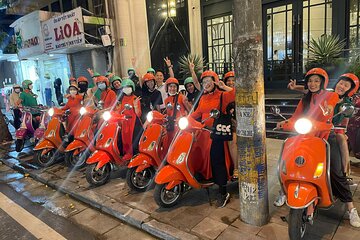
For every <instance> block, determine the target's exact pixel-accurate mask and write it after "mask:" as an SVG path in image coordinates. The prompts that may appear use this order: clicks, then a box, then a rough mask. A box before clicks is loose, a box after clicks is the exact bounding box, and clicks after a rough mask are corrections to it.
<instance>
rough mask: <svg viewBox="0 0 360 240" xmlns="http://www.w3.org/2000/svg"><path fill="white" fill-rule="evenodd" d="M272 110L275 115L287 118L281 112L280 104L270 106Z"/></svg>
mask: <svg viewBox="0 0 360 240" xmlns="http://www.w3.org/2000/svg"><path fill="white" fill-rule="evenodd" d="M270 112H271V113H272V114H273V115H274V116H280V117H281V118H282V119H284V120H286V117H284V116H283V115H282V114H281V111H280V108H279V107H278V106H275V105H274V106H271V107H270Z"/></svg>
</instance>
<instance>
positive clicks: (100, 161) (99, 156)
mask: <svg viewBox="0 0 360 240" xmlns="http://www.w3.org/2000/svg"><path fill="white" fill-rule="evenodd" d="M110 161H111V157H110V155H109V154H107V153H106V152H104V151H99V150H96V151H95V152H94V153H93V154H91V156H90V157H89V158H88V159H87V160H86V164H88V165H90V164H94V163H97V166H96V168H97V169H99V168H101V167H102V166H104V165H105V164H107V163H108V162H110Z"/></svg>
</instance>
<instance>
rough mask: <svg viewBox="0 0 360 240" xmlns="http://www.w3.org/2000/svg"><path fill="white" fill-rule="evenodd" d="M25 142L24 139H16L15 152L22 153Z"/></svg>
mask: <svg viewBox="0 0 360 240" xmlns="http://www.w3.org/2000/svg"><path fill="white" fill-rule="evenodd" d="M24 145H25V140H24V139H16V141H15V150H16V151H17V152H21V151H22V150H23V149H24Z"/></svg>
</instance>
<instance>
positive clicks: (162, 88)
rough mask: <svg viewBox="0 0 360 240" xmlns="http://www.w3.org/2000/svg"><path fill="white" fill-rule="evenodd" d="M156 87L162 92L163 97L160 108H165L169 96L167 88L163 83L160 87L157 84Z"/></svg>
mask: <svg viewBox="0 0 360 240" xmlns="http://www.w3.org/2000/svg"><path fill="white" fill-rule="evenodd" d="M156 89H157V90H158V91H159V92H160V93H161V98H162V102H163V103H162V104H161V105H160V109H164V108H165V99H166V98H167V97H168V95H167V93H166V89H165V84H164V83H163V84H162V85H161V86H160V87H158V86H156Z"/></svg>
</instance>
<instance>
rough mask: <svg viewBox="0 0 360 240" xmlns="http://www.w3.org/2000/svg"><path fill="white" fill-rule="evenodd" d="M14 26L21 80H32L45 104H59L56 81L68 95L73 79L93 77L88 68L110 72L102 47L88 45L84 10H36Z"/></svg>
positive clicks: (42, 102) (39, 100)
mask: <svg viewBox="0 0 360 240" xmlns="http://www.w3.org/2000/svg"><path fill="white" fill-rule="evenodd" d="M88 20H89V19H88ZM90 20H91V19H90ZM100 20H101V19H100ZM11 27H13V28H14V29H15V34H16V42H17V47H18V57H19V59H20V68H21V73H22V74H21V75H22V79H21V81H22V80H25V79H30V80H32V81H33V82H34V91H35V93H36V94H37V95H38V96H39V97H38V102H39V103H41V104H44V105H52V104H55V105H57V104H58V101H57V97H56V95H55V88H54V81H55V80H56V79H58V78H59V79H60V80H61V82H62V85H61V90H60V91H61V92H62V93H63V94H64V93H65V92H66V89H67V88H68V87H69V78H70V77H71V76H80V75H85V76H87V77H89V78H90V76H89V75H88V74H87V72H86V69H87V68H94V69H96V71H98V72H105V71H106V70H107V64H106V54H101V53H102V52H103V51H101V47H102V46H101V45H94V44H89V43H87V42H88V41H87V40H86V37H85V34H86V33H85V32H86V30H85V29H84V17H83V15H82V9H81V8H80V7H79V8H76V9H73V10H71V11H69V12H65V13H63V14H56V15H54V14H50V13H49V12H44V11H35V12H32V13H30V14H28V15H26V16H23V17H22V18H20V19H18V20H17V21H15V22H14V23H13V24H12V25H11ZM99 49H100V50H99ZM98 52H100V53H98ZM93 55H96V56H97V57H92V56H93ZM79 56H86V57H79ZM79 65H81V68H82V69H81V70H80V69H79V68H80V67H78V66H79Z"/></svg>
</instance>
